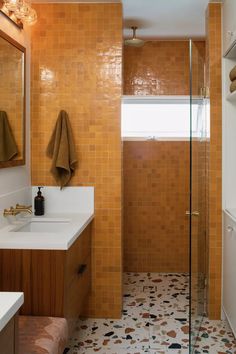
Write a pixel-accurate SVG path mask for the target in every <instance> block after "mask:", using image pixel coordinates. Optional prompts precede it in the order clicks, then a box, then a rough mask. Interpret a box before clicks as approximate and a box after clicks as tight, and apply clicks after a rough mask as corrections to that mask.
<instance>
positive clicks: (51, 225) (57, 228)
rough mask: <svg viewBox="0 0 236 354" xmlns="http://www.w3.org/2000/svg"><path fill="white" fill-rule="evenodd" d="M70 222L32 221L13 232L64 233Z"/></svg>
mask: <svg viewBox="0 0 236 354" xmlns="http://www.w3.org/2000/svg"><path fill="white" fill-rule="evenodd" d="M69 223H70V222H69V221H30V222H29V223H27V224H25V225H23V226H21V227H17V228H15V229H14V230H12V231H13V232H63V231H65V230H66V228H67V227H68V225H69Z"/></svg>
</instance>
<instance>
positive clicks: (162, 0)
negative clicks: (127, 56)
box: [122, 0, 209, 39]
mask: <svg viewBox="0 0 236 354" xmlns="http://www.w3.org/2000/svg"><path fill="white" fill-rule="evenodd" d="M208 2H209V0H122V3H123V11H124V27H125V30H124V35H125V37H126V38H127V37H130V33H131V30H129V28H130V27H131V26H132V25H137V27H138V28H139V29H138V30H137V37H141V38H150V39H152V38H153V39H162V38H186V37H192V38H193V37H195V38H196V37H204V36H205V10H206V8H207V4H208Z"/></svg>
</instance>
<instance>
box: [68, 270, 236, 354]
mask: <svg viewBox="0 0 236 354" xmlns="http://www.w3.org/2000/svg"><path fill="white" fill-rule="evenodd" d="M125 281H126V285H124V298H123V307H124V310H123V316H122V319H121V320H119V321H111V320H86V321H81V322H80V324H79V326H80V328H78V331H77V333H75V336H74V337H73V339H72V340H71V342H70V345H69V347H70V348H71V349H70V351H69V352H67V353H66V354H93V353H101V354H135V353H136V354H143V353H149V354H171V353H172V354H189V349H188V328H187V327H188V307H189V300H188V281H189V278H188V276H187V275H186V274H166V273H161V274H157V273H155V274H154V273H128V274H126V275H125ZM81 326H83V328H82V327H81ZM112 332H114V333H112ZM82 339H83V341H81V340H82ZM142 341H143V342H142ZM179 345H180V346H181V348H178V346H179ZM234 346H235V343H234V342H233V335H232V333H231V332H230V330H229V329H228V328H227V327H225V323H224V322H222V321H208V320H205V321H204V322H203V325H202V328H201V331H200V334H199V338H198V342H197V346H196V351H195V354H204V353H209V354H236V348H235V347H234ZM171 347H173V348H172V349H171ZM148 348H151V349H149V350H148Z"/></svg>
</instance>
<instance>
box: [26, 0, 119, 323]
mask: <svg viewBox="0 0 236 354" xmlns="http://www.w3.org/2000/svg"><path fill="white" fill-rule="evenodd" d="M35 8H36V10H37V13H38V22H37V24H36V25H35V26H34V27H33V29H32V106H31V117H32V122H31V124H32V183H33V185H55V181H54V179H53V178H52V176H51V174H50V172H49V170H50V165H51V160H49V159H48V158H47V157H46V154H45V150H46V146H47V144H48V141H49V139H50V136H51V133H52V130H53V127H54V125H55V122H56V118H57V115H58V112H59V111H60V110H61V109H64V110H66V111H67V112H68V114H69V117H70V121H71V125H72V129H73V133H74V138H75V144H76V151H77V155H78V160H79V165H78V169H77V170H76V173H75V176H74V177H73V178H72V180H71V183H70V185H72V186H82V185H83V186H95V214H96V215H95V220H94V223H93V235H92V275H93V276H92V294H91V296H90V298H89V301H88V304H87V308H86V310H85V311H84V312H85V313H86V315H89V316H90V317H103V318H104V317H120V314H121V307H122V249H121V247H122V230H121V226H122V225H121V220H122V203H121V188H122V182H121V181H122V179H121V134H120V107H121V92H122V8H121V4H58V3H57V4H40V5H39V4H36V5H35Z"/></svg>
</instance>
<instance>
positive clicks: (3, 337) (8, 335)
mask: <svg viewBox="0 0 236 354" xmlns="http://www.w3.org/2000/svg"><path fill="white" fill-rule="evenodd" d="M0 352H1V354H18V352H19V346H18V314H16V315H15V316H14V317H12V318H11V319H10V321H9V322H8V323H7V325H6V326H5V327H4V328H3V329H2V330H1V332H0Z"/></svg>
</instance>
